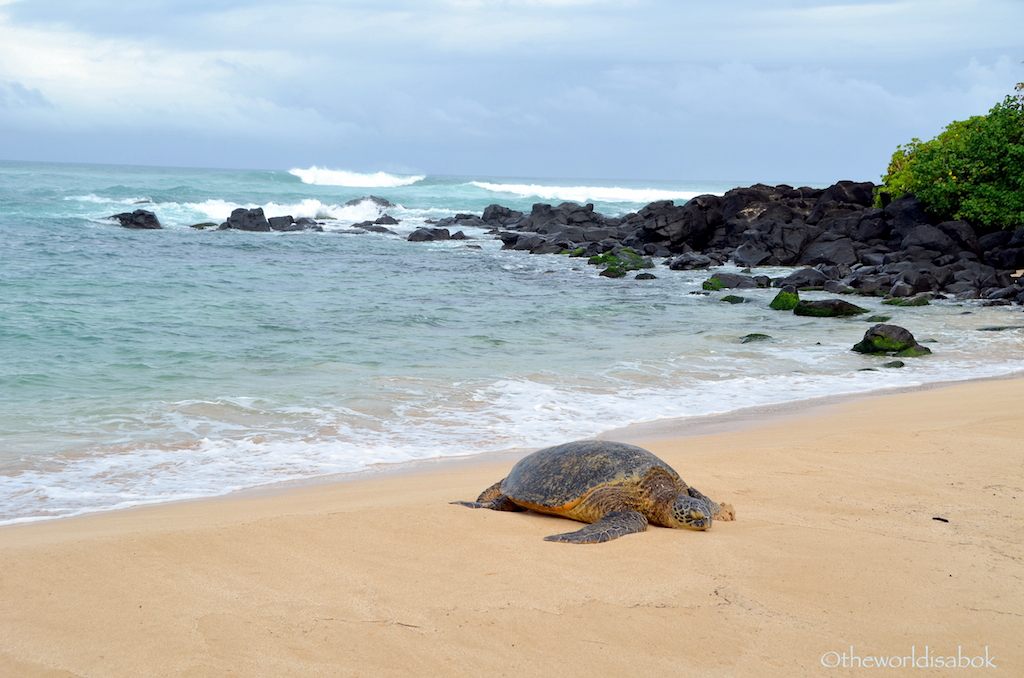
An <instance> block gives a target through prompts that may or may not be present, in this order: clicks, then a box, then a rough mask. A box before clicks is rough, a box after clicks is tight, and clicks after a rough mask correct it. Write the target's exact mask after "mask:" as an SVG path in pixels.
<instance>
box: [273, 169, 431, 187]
mask: <svg viewBox="0 0 1024 678" xmlns="http://www.w3.org/2000/svg"><path fill="white" fill-rule="evenodd" d="M288 173H289V174H294V175H295V176H297V177H298V178H299V179H302V183H304V184H313V185H315V186H348V187H351V188H395V187H396V186H409V185H411V184H415V183H416V182H417V181H422V180H423V179H425V178H426V177H425V176H423V175H416V176H399V175H397V174H388V173H386V172H374V173H373V174H360V173H359V172H348V171H345V170H332V169H326V168H323V167H310V168H309V169H292V170H288Z"/></svg>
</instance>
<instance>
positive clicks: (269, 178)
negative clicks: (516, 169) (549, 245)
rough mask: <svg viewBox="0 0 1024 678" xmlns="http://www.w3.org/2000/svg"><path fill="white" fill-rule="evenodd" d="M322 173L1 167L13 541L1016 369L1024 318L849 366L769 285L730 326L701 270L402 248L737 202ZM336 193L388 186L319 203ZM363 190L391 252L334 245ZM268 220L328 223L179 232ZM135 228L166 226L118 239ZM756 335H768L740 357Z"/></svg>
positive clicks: (922, 325)
mask: <svg viewBox="0 0 1024 678" xmlns="http://www.w3.org/2000/svg"><path fill="white" fill-rule="evenodd" d="M299 174H302V173H301V172H300V173H299ZM306 174H307V175H308V176H307V178H309V179H310V180H317V181H320V182H321V183H320V184H310V183H303V181H302V180H301V179H300V177H299V176H296V175H294V174H290V173H288V172H231V171H211V170H180V169H154V168H123V167H92V166H67V165H33V164H24V163H0V179H2V183H0V243H2V245H0V246H2V250H0V256H2V266H0V411H2V412H3V416H2V419H0V522H11V521H20V520H35V519H40V518H46V517H55V516H63V515H73V514H77V513H81V512H84V511H92V510H103V509H109V508H115V507H121V506H130V505H135V504H140V503H148V502H155V501H167V500H171V499H179V498H187V497H197V496H209V495H215V494H223V493H226V492H229V491H232V490H234V489H238V488H242V487H249V486H253V485H258V484H262V483H267V482H274V481H278V480H285V479H291V478H301V477H310V476H315V475H320V474H325V473H335V472H345V471H354V470H359V469H361V468H365V467H367V466H368V465H371V464H375V463H381V462H400V461H404V460H410V459H418V458H427V457H434V456H441V455H463V454H474V453H479V452H484V451H489V450H498V449H505V448H509V447H535V446H540V445H546V444H552V443H557V442H564V441H565V440H567V439H572V438H579V437H584V436H590V435H594V434H596V433H599V432H601V431H606V430H609V429H611V428H614V427H618V426H623V425H627V424H630V423H635V422H640V421H652V420H657V419H662V418H670V417H687V416H694V415H700V414H708V413H713V412H727V411H731V410H735V409H737V408H741V407H748V406H752V405H759V404H765V403H774V402H785V401H791V400H797V399H802V398H809V397H816V396H822V395H829V394H835V393H849V392H861V391H870V390H875V389H879V388H885V387H891V386H903V385H913V384H918V383H925V382H930V381H941V380H950V379H966V378H974V377H982V376H992V375H997V374H1005V373H1008V372H1012V371H1018V370H1020V369H1021V368H1022V367H1024V360H1022V355H1024V354H1022V352H1021V348H1022V338H1024V331H1022V330H1019V329H1012V330H1006V331H1002V332H979V331H978V330H979V328H982V327H986V326H993V325H1024V316H1022V314H1021V311H1020V309H1019V307H999V308H981V307H979V306H976V305H972V304H963V303H959V302H957V303H954V302H940V303H934V304H933V305H931V306H927V307H920V308H912V309H910V308H893V307H889V306H883V305H882V304H881V303H880V301H875V300H857V302H858V303H860V304H861V305H863V306H865V307H867V308H869V309H870V310H871V312H872V313H873V314H884V315H890V316H892V318H893V319H892V322H893V323H896V324H900V325H903V326H905V327H907V328H908V329H910V330H911V331H912V332H913V333H914V334H915V336H916V337H917V338H918V339H919V340H923V341H933V342H934V343H929V344H927V345H928V346H930V347H931V348H932V349H933V351H934V355H932V356H930V357H928V358H924V359H917V360H907V361H906V363H907V367H905V368H903V369H900V370H892V369H879V368H880V366H881V364H882V363H884V362H886V360H885V359H882V358H876V357H870V356H862V355H859V354H856V353H854V352H852V351H850V346H852V345H853V344H854V343H855V342H856V341H858V340H859V339H860V338H861V336H862V335H863V333H864V330H865V329H867V327H869V326H870V324H869V323H867V322H865V321H864V320H863V319H840V320H828V319H808V318H800V317H797V316H794V315H792V314H791V313H784V312H775V311H771V310H770V309H768V307H767V304H768V302H769V301H770V300H771V298H772V296H773V295H774V293H773V292H772V291H771V290H752V291H749V290H743V291H742V292H741V294H742V295H743V296H745V297H747V298H748V303H745V304H740V305H732V304H727V303H722V302H721V301H720V298H721V296H723V293H712V294H710V295H706V294H703V293H702V290H701V283H702V282H703V280H705V279H706V278H707V277H708V273H707V272H706V271H705V272H683V271H678V272H677V271H670V270H668V269H667V268H665V267H658V268H657V269H656V270H655V271H654V272H655V274H656V275H657V276H658V278H657V279H656V280H651V281H635V280H631V279H621V280H609V279H606V278H601V277H599V276H598V270H597V269H596V268H594V267H592V266H588V265H587V264H586V262H585V261H584V260H581V259H571V258H568V257H565V256H558V255H542V256H535V255H529V254H525V253H523V252H512V251H502V250H501V249H500V245H501V243H500V241H495V240H491V239H489V236H487V235H486V234H484V233H482V232H470V233H469V235H471V236H474V237H476V238H478V239H477V240H475V241H473V242H470V243H467V242H459V241H450V242H441V243H409V242H407V241H406V240H404V238H403V237H402V236H403V235H404V234H406V233H408V232H410V231H412V230H413V229H414V228H416V227H417V226H420V225H423V224H424V223H425V221H424V220H425V219H427V218H441V217H444V216H450V215H453V214H456V213H459V212H477V213H479V212H480V211H481V210H482V209H483V208H484V207H485V206H486V205H487V204H490V203H493V202H499V203H501V204H505V205H509V206H511V207H515V208H517V209H523V210H529V208H530V205H531V204H532V203H533V202H538V201H548V202H552V201H554V202H557V201H559V200H561V199H563V198H566V197H571V196H577V195H578V196H586V195H591V196H597V197H601V198H603V199H604V200H605V201H604V202H600V203H598V204H597V209H598V211H603V212H604V213H606V214H625V213H627V212H629V211H632V210H636V209H638V208H639V207H641V206H642V205H643V204H645V203H646V202H647V201H648V200H653V199H656V198H666V197H673V196H675V197H676V199H680V200H681V199H685V198H686V197H688V196H690V195H693V194H696V193H700V192H707V191H714V192H723V191H724V190H726V189H727V188H729V187H730V185H729V184H713V183H710V182H703V183H701V182H691V183H684V182H680V183H677V184H665V183H652V184H648V185H644V184H642V183H639V182H632V183H631V184H628V185H626V184H623V185H616V183H615V182H585V181H577V182H552V181H544V180H541V179H532V178H525V179H515V180H496V179H491V178H486V177H468V178H445V177H441V178H433V177H426V178H422V179H418V178H410V177H393V176H390V175H381V176H371V177H366V176H364V175H358V176H357V177H356V179H354V180H353V179H351V178H350V177H349V178H346V176H345V175H340V178H339V175H338V174H337V173H334V174H332V173H330V172H328V173H326V174H325V173H324V172H323V171H318V172H307V173H306ZM410 179H413V180H412V181H410ZM346 180H347V181H349V183H366V182H367V181H369V183H374V182H377V183H385V184H394V185H378V186H347V185H331V184H330V182H339V181H342V182H343V181H346ZM496 184H500V185H501V186H499V188H500V187H505V188H503V189H502V190H500V191H499V190H494V188H495V185H496ZM532 193H539V194H543V197H542V196H540V195H532ZM369 194H373V195H378V196H380V197H383V198H387V199H388V200H391V201H392V202H394V203H397V206H396V207H393V208H389V209H388V210H387V212H388V213H390V214H391V215H392V216H394V217H396V218H398V219H400V220H401V223H400V224H399V226H397V227H394V228H395V230H396V231H397V232H398V233H399V235H397V236H391V235H382V234H363V235H348V234H342V233H338V232H331V231H344V230H346V229H348V228H349V227H350V226H351V224H352V223H354V222H358V221H362V220H365V219H372V218H376V217H377V216H378V215H379V214H380V213H381V210H380V209H379V208H378V207H377V206H376V205H374V204H373V203H370V202H366V201H364V202H360V203H358V204H355V205H350V206H346V205H345V203H346V202H348V201H349V200H352V199H358V198H361V197H364V196H366V195H369ZM548 196H555V197H548ZM143 201H145V202H144V203H143ZM136 203H143V204H136ZM255 205H261V206H264V207H265V208H266V211H267V213H268V215H271V216H273V215H275V214H285V213H288V214H292V215H293V216H296V217H299V216H318V217H321V218H323V217H332V219H329V220H327V221H326V222H325V223H327V224H328V226H327V229H328V231H327V232H324V233H244V232H238V231H215V230H203V231H200V230H194V229H191V228H188V226H189V224H192V223H196V222H199V221H216V222H219V221H222V220H223V219H224V218H226V217H227V215H228V214H229V213H230V211H231V210H232V209H234V208H235V207H237V206H255ZM139 207H143V208H145V209H150V210H152V211H154V212H155V213H156V214H157V215H158V217H159V218H160V220H161V221H162V222H163V223H164V225H165V227H166V228H165V229H164V230H162V231H131V230H126V229H122V228H120V227H118V226H116V225H114V224H112V223H111V222H109V221H106V220H104V219H103V217H105V216H108V215H110V214H114V213H116V212H121V211H130V210H132V209H137V208H139ZM467 245H473V246H474V247H467ZM757 272H758V273H764V274H767V275H778V274H782V273H783V272H784V271H783V270H782V269H760V270H758V271H757ZM807 296H808V297H811V298H813V297H814V296H821V297H824V296H827V295H824V294H819V295H815V294H813V293H812V294H809V295H807ZM755 332H756V333H764V334H768V335H770V336H771V337H772V338H771V339H770V340H768V341H763V342H752V343H741V340H740V338H741V337H743V336H744V335H747V334H749V333H755ZM865 368H876V369H875V370H874V371H863V370H864V369H865Z"/></svg>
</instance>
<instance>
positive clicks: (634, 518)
mask: <svg viewBox="0 0 1024 678" xmlns="http://www.w3.org/2000/svg"><path fill="white" fill-rule="evenodd" d="M452 503H453V504H461V505H462V506H469V507H470V508H488V509H492V510H494V511H524V510H526V509H532V510H534V511H539V512H541V513H548V514H551V515H556V516H563V517H565V518H572V519H573V520H579V521H582V522H584V523H591V524H590V525H587V526H586V527H584V528H583V529H581V530H576V531H575V532H567V533H565V534H554V535H551V536H550V537H545V538H544V539H545V540H546V541H564V542H570V543H573V544H596V543H600V542H605V541H609V540H611V539H616V538H618V537H621V536H623V535H626V534H631V533H633V532H643V531H644V530H646V529H647V524H648V523H654V524H655V525H662V526H664V527H675V528H683V529H689V530H706V529H708V528H709V527H711V520H712V518H713V517H714V518H719V519H722V520H733V519H734V517H735V513H734V511H733V509H732V507H731V506H729V505H728V504H725V505H724V506H719V505H718V504H716V503H715V502H713V501H711V500H710V499H708V498H707V497H705V496H704V495H703V494H701V493H700V492H698V491H697V490H695V489H694V488H692V487H690V486H688V485H687V484H686V483H685V482H683V479H682V478H680V477H679V474H678V473H676V472H675V471H674V470H672V467H670V466H669V465H668V464H666V463H665V462H663V461H662V460H661V459H658V458H657V457H656V456H654V455H653V454H651V453H650V452H648V451H647V450H645V449H642V448H640V447H636V446H634V445H626V444H625V443H615V442H610V441H604V440H579V441H576V442H572V443H565V444H564V445H556V446H555V447H548V448H545V449H543V450H539V451H537V452H534V453H533V454H531V455H529V456H527V457H524V458H523V459H521V460H520V461H519V463H517V464H516V465H515V466H513V467H512V470H511V471H510V472H509V474H508V477H507V478H505V479H504V480H501V481H499V482H497V483H495V484H494V485H492V486H491V487H488V488H487V489H486V490H484V491H483V493H482V494H481V495H480V497H479V498H478V499H477V500H476V501H456V502H452Z"/></svg>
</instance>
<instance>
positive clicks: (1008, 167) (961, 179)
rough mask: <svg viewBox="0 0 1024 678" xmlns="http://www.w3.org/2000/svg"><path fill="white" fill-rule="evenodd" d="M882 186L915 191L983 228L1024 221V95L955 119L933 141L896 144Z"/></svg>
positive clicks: (938, 211) (936, 209)
mask: <svg viewBox="0 0 1024 678" xmlns="http://www.w3.org/2000/svg"><path fill="white" fill-rule="evenodd" d="M882 181H883V186H882V187H881V189H880V192H886V193H888V194H889V195H890V196H892V197H893V198H898V197H900V196H903V195H905V194H907V193H913V194H915V195H916V196H917V197H918V199H920V200H921V202H922V203H923V204H924V206H925V208H926V209H927V210H928V211H929V212H931V213H932V215H933V216H935V217H938V218H939V219H942V220H949V219H965V220H967V221H969V222H970V223H971V225H973V226H974V228H975V230H976V231H978V232H979V233H988V232H992V231H998V230H1000V229H1015V228H1018V227H1020V226H1024V100H1022V99H1021V98H1019V97H1013V96H1008V97H1006V99H1005V100H1004V101H1003V102H1002V103H999V104H996V105H995V106H994V107H993V108H992V110H990V111H989V112H988V115H976V116H974V117H972V118H969V119H967V120H963V121H958V122H953V123H951V124H950V125H949V126H947V127H946V130H945V131H944V132H942V133H941V134H939V136H937V137H935V138H934V139H932V140H931V141H921V140H920V139H912V140H911V142H910V143H909V144H905V145H903V146H900V147H899V148H897V149H896V152H895V153H893V155H892V160H891V161H890V163H889V170H888V172H887V173H886V175H885V176H884V177H883V178H882Z"/></svg>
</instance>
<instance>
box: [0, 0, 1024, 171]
mask: <svg viewBox="0 0 1024 678" xmlns="http://www.w3.org/2000/svg"><path fill="white" fill-rule="evenodd" d="M1020 25H1024V6H1022V5H1021V3H1019V2H1016V1H1015V0H980V2H977V3H973V4H970V5H969V6H968V5H967V4H965V3H961V2H954V1H952V0H928V1H927V2H926V1H925V0H888V1H887V0H875V1H872V2H861V1H854V0H847V1H846V2H832V1H824V0H822V1H811V0H805V1H801V0H773V1H765V0H760V1H757V2H755V1H754V0H723V2H721V3H715V4H711V3H704V2H694V1H685V0H634V1H632V2H624V1H622V0H619V1H616V2H612V1H611V0H421V1H419V2H413V1H412V0H409V1H402V0H379V1H376V2H370V1H363V0H359V1H351V0H350V1H348V2H324V1H315V0H294V1H292V2H287V3H286V2H283V0H262V1H253V0H248V1H241V0H208V1H206V2H180V1H179V2H169V1H156V0H139V1H138V2H133V3H128V4H125V3H118V2H112V1H103V0H94V1H93V2H89V3H82V2H80V1H78V2H75V1H71V0H33V1H32V2H27V1H20V2H19V1H15V2H7V3H6V4H3V2H2V0H0V82H9V83H14V84H17V83H21V84H19V85H18V87H20V88H21V89H20V90H16V89H13V85H6V86H3V87H0V102H27V101H29V100H30V99H27V98H26V96H28V95H26V94H25V92H29V93H31V92H34V93H35V94H34V96H37V100H38V101H42V102H47V103H51V108H50V109H49V111H48V115H46V116H42V117H40V116H36V117H35V119H33V120H31V121H28V120H27V119H14V118H13V117H12V116H11V115H7V116H6V117H5V120H6V123H5V124H6V126H7V127H8V128H10V129H11V130H13V131H11V132H10V133H11V134H15V132H18V131H19V130H21V131H22V132H26V133H27V132H28V131H30V130H37V131H38V132H39V134H38V137H37V139H36V141H35V142H32V143H31V144H29V145H28V146H26V143H27V142H21V143H20V144H19V145H18V146H17V148H18V149H19V150H18V151H17V152H18V153H19V154H20V155H19V158H20V159H33V158H37V159H53V160H88V159H93V160H97V161H118V158H117V151H116V150H115V149H117V148H119V147H120V145H119V144H118V143H117V142H116V140H117V139H118V138H120V137H119V135H122V136H123V137H124V138H127V137H128V136H132V138H139V137H145V136H146V135H149V136H150V138H151V139H153V140H154V141H153V142H152V143H150V144H147V148H148V149H149V151H148V152H149V153H150V154H151V157H150V159H149V161H150V162H151V163H152V164H161V163H174V164H204V165H209V164H214V165H221V166H273V167H282V168H283V167H291V166H298V165H311V164H320V165H326V166H331V167H337V168H343V169H353V170H359V171H370V170H377V169H390V170H395V169H402V168H406V169H414V170H417V171H425V172H434V173H455V174H459V173H486V174H491V175H503V174H518V175H535V176H576V177H588V176H589V177H616V178H629V177H644V178H695V179H700V178H708V179H713V178H721V179H736V180H752V181H754V180H764V181H775V180H779V181H791V182H797V181H832V180H836V179H839V178H853V179H876V178H877V177H878V175H879V174H881V173H882V172H883V171H884V168H885V164H886V162H887V161H888V157H889V154H891V152H892V150H893V148H894V147H895V145H896V144H899V143H903V142H905V141H907V140H908V139H909V138H910V137H911V136H918V137H930V136H934V134H936V133H938V132H939V131H940V130H941V128H942V126H944V125H945V124H947V123H948V122H950V121H952V120H953V119H962V118H964V117H967V116H969V115H973V114H978V113H983V112H984V111H985V110H987V109H988V108H989V107H991V106H992V105H993V104H994V103H995V102H996V101H998V100H1000V99H1001V98H1002V96H1003V95H1004V94H1006V93H1008V92H1010V91H1011V90H1012V87H1013V84H1014V83H1015V82H1018V81H1020V80H1021V79H1024V77H1021V68H1020V67H1019V61H1020V58H1021V57H1020V56H1019V55H1018V54H1014V51H1015V50H1016V49H1018V48H1017V47H1016V45H1017V44H1018V43H1019V38H1018V37H1017V31H1015V30H1014V28H1015V27H1018V26H1020ZM22 90H24V92H23V91H22ZM15 94H16V95H17V96H15ZM0 106H4V107H5V110H8V113H10V110H11V109H12V106H14V104H11V103H0ZM15 117H16V116H15ZM47 125H50V126H51V131H56V130H58V129H59V130H62V133H66V134H79V135H81V138H82V139H91V140H92V141H91V142H90V143H88V144H77V145H76V144H69V143H66V142H65V143H61V144H57V143H49V142H47V141H46V139H47V136H46V134H45V131H46V129H47ZM53 138H56V137H53ZM104 140H106V141H104ZM108 146H109V148H108ZM7 148H9V149H10V148H14V147H13V146H8V147H7ZM74 148H81V149H82V150H81V151H77V153H80V154H91V156H90V157H80V156H75V157H72V155H73V153H74V151H72V150H69V149H74ZM8 152H14V151H8ZM190 154H191V155H190ZM190 158H191V159H190ZM135 161H138V158H137V157H136V158H135Z"/></svg>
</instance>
